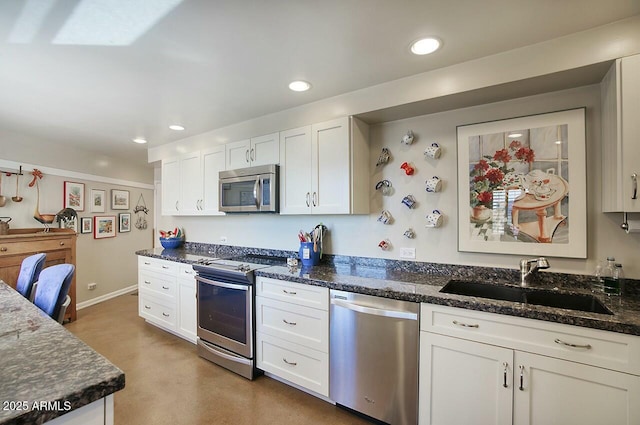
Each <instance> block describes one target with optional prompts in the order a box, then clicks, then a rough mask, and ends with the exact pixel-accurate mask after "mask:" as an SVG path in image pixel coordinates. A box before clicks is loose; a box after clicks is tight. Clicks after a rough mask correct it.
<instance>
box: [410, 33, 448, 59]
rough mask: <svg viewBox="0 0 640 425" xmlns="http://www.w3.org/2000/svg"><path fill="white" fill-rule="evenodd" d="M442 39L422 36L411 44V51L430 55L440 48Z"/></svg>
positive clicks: (416, 53)
mask: <svg viewBox="0 0 640 425" xmlns="http://www.w3.org/2000/svg"><path fill="white" fill-rule="evenodd" d="M440 44H441V43H440V40H438V39H437V38H434V37H427V38H421V39H420V40H417V41H414V42H413V44H412V45H411V53H413V54H414V55H428V54H429V53H433V52H435V51H436V50H438V49H439V48H440Z"/></svg>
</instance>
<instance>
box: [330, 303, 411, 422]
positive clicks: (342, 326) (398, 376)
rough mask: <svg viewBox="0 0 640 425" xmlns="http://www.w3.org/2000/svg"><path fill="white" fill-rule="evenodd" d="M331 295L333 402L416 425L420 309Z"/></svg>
mask: <svg viewBox="0 0 640 425" xmlns="http://www.w3.org/2000/svg"><path fill="white" fill-rule="evenodd" d="M330 293H331V306H330V310H329V311H330V316H329V320H330V345H329V364H330V380H329V397H330V398H331V399H332V400H334V401H335V402H336V403H337V404H338V405H341V406H344V407H347V408H349V409H352V410H355V411H357V412H360V413H363V414H365V415H367V416H370V417H372V418H375V419H377V420H379V421H383V422H386V423H389V424H392V425H405V424H406V425H409V424H410V425H415V424H417V423H418V336H419V322H418V317H419V308H420V304H418V303H412V302H406V301H397V300H392V299H387V298H380V297H373V296H369V295H361V294H354V293H350V292H344V291H337V290H331V292H330Z"/></svg>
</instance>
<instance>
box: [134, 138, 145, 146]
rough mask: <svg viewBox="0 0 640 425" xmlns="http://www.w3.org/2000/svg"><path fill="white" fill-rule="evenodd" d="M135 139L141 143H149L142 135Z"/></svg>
mask: <svg viewBox="0 0 640 425" xmlns="http://www.w3.org/2000/svg"><path fill="white" fill-rule="evenodd" d="M133 141H134V142H135V143H139V144H141V145H142V144H145V143H147V141H146V140H145V139H143V138H142V137H136V138H135V139H133Z"/></svg>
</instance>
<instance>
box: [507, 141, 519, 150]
mask: <svg viewBox="0 0 640 425" xmlns="http://www.w3.org/2000/svg"><path fill="white" fill-rule="evenodd" d="M521 147H522V143H521V142H520V140H514V141H512V142H511V143H509V149H511V150H512V151H515V150H516V149H519V148H521Z"/></svg>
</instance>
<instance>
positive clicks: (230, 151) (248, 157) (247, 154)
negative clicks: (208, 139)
mask: <svg viewBox="0 0 640 425" xmlns="http://www.w3.org/2000/svg"><path fill="white" fill-rule="evenodd" d="M278 134H279V133H272V134H267V135H265V136H260V137H252V138H251V139H246V140H240V141H237V142H232V143H227V144H226V150H227V152H226V155H227V164H226V169H227V170H234V169H236V168H245V167H253V166H256V165H267V164H277V163H278V161H279V152H278V150H279V138H278Z"/></svg>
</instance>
